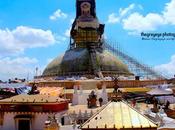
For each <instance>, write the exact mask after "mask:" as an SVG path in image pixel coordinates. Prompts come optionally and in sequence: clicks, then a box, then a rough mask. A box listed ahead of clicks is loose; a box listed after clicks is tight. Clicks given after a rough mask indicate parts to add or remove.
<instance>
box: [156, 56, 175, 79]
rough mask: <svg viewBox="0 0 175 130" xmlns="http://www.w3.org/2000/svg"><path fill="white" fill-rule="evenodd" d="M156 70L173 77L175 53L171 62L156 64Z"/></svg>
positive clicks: (174, 72) (174, 73)
mask: <svg viewBox="0 0 175 130" xmlns="http://www.w3.org/2000/svg"><path fill="white" fill-rule="evenodd" d="M155 70H157V71H159V72H161V73H162V74H164V75H166V76H168V77H173V76H174V75H175V55H173V56H172V57H171V60H170V62H169V63H166V64H162V65H157V66H155Z"/></svg>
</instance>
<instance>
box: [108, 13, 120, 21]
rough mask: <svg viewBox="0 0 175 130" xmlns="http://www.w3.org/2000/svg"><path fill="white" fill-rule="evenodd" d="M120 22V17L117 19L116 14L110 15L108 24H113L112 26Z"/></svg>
mask: <svg viewBox="0 0 175 130" xmlns="http://www.w3.org/2000/svg"><path fill="white" fill-rule="evenodd" d="M119 20H120V19H119V17H117V16H116V14H115V13H112V14H110V15H109V16H108V21H107V23H112V24H114V23H118V22H119Z"/></svg>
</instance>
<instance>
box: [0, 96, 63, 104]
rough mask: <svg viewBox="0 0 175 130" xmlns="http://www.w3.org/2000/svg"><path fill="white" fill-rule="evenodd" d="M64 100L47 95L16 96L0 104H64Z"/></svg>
mask: <svg viewBox="0 0 175 130" xmlns="http://www.w3.org/2000/svg"><path fill="white" fill-rule="evenodd" d="M64 101H65V100H64V99H61V98H59V97H56V96H48V95H23V94H22V95H17V96H14V97H11V98H7V99H3V100H0V104H15V103H17V104H23V103H29V104H45V103H58V102H64Z"/></svg>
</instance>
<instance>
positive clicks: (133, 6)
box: [119, 4, 135, 16]
mask: <svg viewBox="0 0 175 130" xmlns="http://www.w3.org/2000/svg"><path fill="white" fill-rule="evenodd" d="M134 8H135V4H130V5H129V6H128V7H127V8H124V9H122V8H120V10H119V14H120V16H125V15H126V14H127V13H128V12H129V11H131V10H133V9H134Z"/></svg>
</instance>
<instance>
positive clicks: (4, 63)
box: [0, 57, 38, 80]
mask: <svg viewBox="0 0 175 130" xmlns="http://www.w3.org/2000/svg"><path fill="white" fill-rule="evenodd" d="M37 63H38V60H37V59H36V58H29V57H17V58H10V57H5V58H1V59H0V72H1V75H0V79H1V80H8V79H9V78H15V77H17V78H26V77H27V75H28V74H30V76H32V77H33V74H34V69H35V68H34V67H36V64H37Z"/></svg>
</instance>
